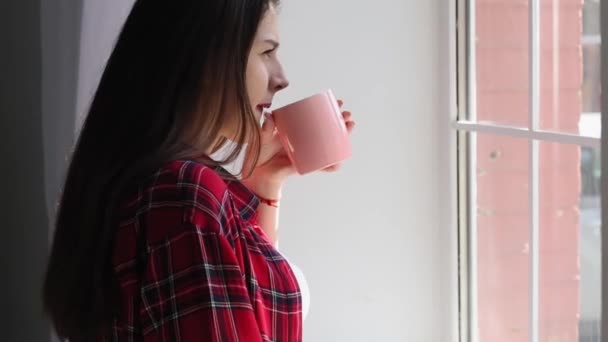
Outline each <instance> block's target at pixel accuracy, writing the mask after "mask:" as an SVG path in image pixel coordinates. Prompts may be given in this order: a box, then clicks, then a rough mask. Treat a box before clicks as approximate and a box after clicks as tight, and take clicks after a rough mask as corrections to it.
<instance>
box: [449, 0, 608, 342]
mask: <svg viewBox="0 0 608 342" xmlns="http://www.w3.org/2000/svg"><path fill="white" fill-rule="evenodd" d="M470 4H474V2H473V1H469V0H445V1H444V2H443V3H441V4H440V5H439V11H440V16H439V20H440V25H439V30H440V31H439V38H440V39H439V41H438V43H439V44H440V48H439V51H440V57H439V65H440V66H441V69H440V70H439V71H440V72H439V78H440V80H439V81H440V83H439V84H441V85H442V86H441V88H440V89H439V112H440V114H439V115H440V117H441V120H440V122H442V123H446V124H442V126H441V127H440V141H439V144H438V147H439V162H438V165H439V167H440V170H442V171H441V174H440V176H441V183H440V184H439V185H440V189H441V191H442V195H443V196H442V197H440V198H444V199H445V200H442V201H441V202H440V203H439V204H440V207H439V212H440V224H441V227H442V229H441V230H440V231H441V233H442V234H441V239H440V241H439V248H440V251H441V252H440V260H441V261H442V262H443V263H444V265H443V266H445V268H443V269H447V270H450V272H447V274H446V275H445V276H444V277H443V279H440V281H441V284H446V287H449V288H447V290H446V291H447V292H446V293H448V294H449V295H448V296H447V298H445V299H446V300H445V301H444V302H443V304H444V305H445V307H446V308H447V310H446V311H445V312H447V314H446V316H444V317H445V318H446V319H448V320H449V321H447V322H448V324H446V325H445V327H446V332H445V334H444V335H443V336H442V337H443V338H444V339H443V340H444V341H452V342H456V341H459V342H477V340H476V339H475V336H474V334H472V333H471V332H472V331H477V330H478V329H477V327H474V326H471V325H472V324H476V323H477V321H478V320H477V319H476V317H473V316H472V315H473V314H474V312H471V311H470V308H471V307H475V304H476V296H475V294H476V289H475V284H476V282H475V281H474V279H475V276H476V275H475V274H474V270H475V269H476V267H475V264H474V262H475V252H474V250H471V251H469V246H470V244H471V242H472V241H474V240H472V239H471V236H474V235H473V234H475V224H476V222H475V220H474V219H471V218H474V217H475V215H474V214H475V213H474V208H475V203H474V200H475V197H474V196H469V195H468V194H469V193H473V194H474V193H476V189H474V188H472V187H471V186H473V187H474V186H475V184H467V182H468V180H469V179H474V178H471V177H472V176H474V174H473V173H472V170H474V169H475V168H474V166H475V160H474V158H475V153H472V152H474V151H475V141H474V140H475V139H468V137H467V136H468V135H469V134H468V133H486V134H494V135H501V136H507V137H513V138H525V139H528V141H529V155H530V171H529V181H530V184H531V187H530V191H529V200H530V204H531V215H530V222H529V225H530V252H531V261H530V263H531V265H530V266H531V268H530V269H531V273H532V274H531V275H532V276H531V277H530V279H531V280H530V288H531V297H532V299H533V300H532V301H531V304H530V313H531V322H530V323H531V327H532V328H531V329H530V336H529V340H530V341H531V342H538V340H539V335H538V332H539V329H538V318H539V308H538V291H539V286H538V267H539V256H538V227H539V215H538V213H539V208H538V196H539V190H538V187H539V179H538V174H539V172H538V169H539V165H538V160H539V158H538V156H539V144H540V142H554V143H561V144H574V145H579V146H587V147H592V148H600V147H602V148H601V154H602V194H608V129H607V128H608V115H603V116H602V118H601V120H602V127H603V129H602V132H601V138H600V137H597V136H582V135H576V134H569V133H562V132H552V131H545V130H541V129H539V125H538V118H539V101H538V99H539V96H538V93H539V82H540V57H539V50H538V47H539V42H540V36H539V32H540V26H539V17H540V16H539V14H540V0H530V4H531V11H530V16H529V24H530V28H531V30H530V52H531V55H532V58H530V64H529V70H530V75H531V77H530V78H531V79H530V82H531V85H532V87H531V91H530V94H529V102H530V104H529V105H530V110H529V112H530V114H529V115H530V117H529V126H528V127H527V128H519V127H510V126H505V125H495V124H491V123H482V122H475V121H474V120H459V118H460V117H463V114H465V113H467V112H473V113H474V112H475V110H474V108H472V109H473V110H472V111H470V109H471V108H470V106H472V105H474V104H475V103H476V99H475V91H474V90H473V91H471V89H469V91H468V92H467V93H464V92H459V91H458V90H459V89H467V87H468V85H467V79H475V74H474V72H475V69H474V68H468V67H467V63H468V64H469V65H475V61H474V60H470V59H469V57H470V56H474V54H471V53H469V51H468V50H467V49H468V48H469V47H468V46H467V45H468V44H464V45H463V44H459V42H463V41H470V39H471V38H472V37H471V36H470V32H475V30H474V27H472V25H474V23H473V22H469V21H468V20H467V17H466V13H467V12H468V13H471V11H474V10H475V8H474V7H475V6H470ZM601 12H602V14H601V15H602V18H608V14H607V12H608V5H606V1H604V5H603V6H601ZM473 14H474V13H473ZM459 16H460V17H459ZM607 22H608V20H602V23H601V27H602V34H601V36H606V35H608V28H607V26H608V24H607ZM601 36H600V37H597V36H593V37H591V36H589V37H585V38H584V42H583V43H584V44H594V43H597V42H598V41H601ZM463 46H465V48H464V49H463V48H462V47H463ZM606 58H608V44H603V46H602V88H603V89H608V70H607V69H608V68H606V67H604V60H605V59H606ZM458 76H460V77H458ZM463 76H466V78H465V77H463ZM602 108H608V96H603V98H602ZM446 113H447V116H448V120H446ZM469 159H471V160H469ZM459 187H460V188H463V189H468V191H458V189H459ZM604 227H608V200H606V201H602V228H604ZM461 251H468V252H465V253H461ZM603 284H608V234H602V288H603V287H604V285H603ZM446 287H443V288H441V289H446ZM602 312H606V313H608V291H604V289H602ZM602 331H605V332H607V333H604V334H602V341H604V342H608V314H606V315H602Z"/></svg>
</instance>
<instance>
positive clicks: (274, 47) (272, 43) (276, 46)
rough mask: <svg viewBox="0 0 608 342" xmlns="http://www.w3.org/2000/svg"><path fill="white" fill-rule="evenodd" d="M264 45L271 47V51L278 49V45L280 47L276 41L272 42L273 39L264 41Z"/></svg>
mask: <svg viewBox="0 0 608 342" xmlns="http://www.w3.org/2000/svg"><path fill="white" fill-rule="evenodd" d="M264 43H268V44H270V45H272V48H273V49H276V48H278V47H279V45H280V44H279V42H277V41H276V40H274V39H266V40H264Z"/></svg>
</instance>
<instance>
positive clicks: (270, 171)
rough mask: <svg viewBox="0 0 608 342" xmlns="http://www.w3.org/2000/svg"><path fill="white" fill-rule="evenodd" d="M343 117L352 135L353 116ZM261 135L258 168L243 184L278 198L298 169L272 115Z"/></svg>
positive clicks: (264, 125)
mask: <svg viewBox="0 0 608 342" xmlns="http://www.w3.org/2000/svg"><path fill="white" fill-rule="evenodd" d="M338 104H339V105H340V108H342V105H343V102H342V101H341V100H338ZM342 117H343V118H344V121H345V123H346V128H347V130H348V133H349V134H350V133H351V132H352V130H353V128H354V127H355V122H354V121H353V120H352V114H351V112H349V111H343V112H342ZM260 133H261V138H262V139H261V146H260V156H259V159H258V163H257V166H256V167H255V168H254V171H253V174H252V175H251V176H250V177H249V178H247V179H245V180H244V181H243V182H244V183H245V185H247V186H248V187H249V188H250V189H251V190H252V191H254V192H256V193H257V194H258V195H260V196H263V197H267V198H277V197H278V196H279V195H280V190H281V188H282V186H283V184H284V183H285V181H286V180H287V178H288V177H289V176H292V175H294V174H296V169H295V167H294V166H293V165H292V164H291V160H290V159H289V157H288V156H287V152H286V151H285V149H283V146H282V145H281V142H280V139H279V137H278V134H277V132H276V127H275V124H274V121H273V119H272V116H271V115H267V116H266V118H265V120H264V124H263V125H262V128H261V131H260ZM339 168H340V164H336V165H332V166H330V167H327V168H325V169H323V170H322V171H325V172H335V171H337V170H338V169H339Z"/></svg>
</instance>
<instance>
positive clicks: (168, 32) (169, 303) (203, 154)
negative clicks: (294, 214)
mask: <svg viewBox="0 0 608 342" xmlns="http://www.w3.org/2000/svg"><path fill="white" fill-rule="evenodd" d="M277 2H278V0H205V1H201V0H191V1H179V2H156V1H151V0H147V1H145V0H140V1H136V2H135V5H134V7H133V9H132V12H131V14H130V15H129V17H128V19H127V21H126V23H125V25H124V27H123V30H122V32H121V34H120V36H119V39H118V41H117V43H116V46H115V48H114V51H113V53H112V55H111V57H110V59H109V61H108V65H107V67H106V70H105V72H104V74H103V77H102V79H101V82H100V84H99V87H98V89H97V93H96V94H95V97H94V100H93V102H92V104H91V108H90V111H89V113H88V116H87V119H86V122H85V124H84V127H83V129H82V131H81V134H80V137H79V140H78V143H77V145H76V149H75V151H74V153H73V156H72V160H71V164H70V167H69V170H68V174H67V178H66V182H65V186H64V189H63V193H62V197H61V202H60V206H59V212H58V218H57V222H56V233H55V237H54V242H53V247H52V251H51V255H50V260H49V265H48V270H47V274H46V279H45V284H44V291H43V292H44V293H43V295H44V306H45V311H46V312H47V313H48V315H49V316H50V318H51V320H52V322H53V325H54V327H55V329H56V331H57V332H58V334H59V336H61V337H62V338H65V339H69V341H71V342H78V341H94V340H97V341H132V340H138V341H139V340H143V341H184V342H187V341H246V342H250V341H252V342H255V341H290V342H291V341H301V339H302V301H301V293H300V288H299V285H298V281H297V278H296V277H295V275H294V272H293V270H292V268H291V267H290V264H289V263H288V262H287V261H286V259H285V258H284V257H283V256H282V255H281V254H280V253H279V252H278V251H277V250H276V239H277V237H276V231H277V218H278V200H279V198H280V193H281V188H282V186H283V184H284V182H285V181H286V179H287V177H289V176H290V175H293V174H294V173H295V172H294V169H293V167H292V166H291V164H290V163H289V160H288V159H287V158H286V155H285V152H284V151H283V150H282V148H281V145H280V144H279V142H278V139H277V138H276V136H275V134H274V125H273V122H272V119H271V117H268V118H267V119H266V120H265V122H264V124H263V126H262V127H261V128H260V124H259V122H260V121H261V117H262V115H263V112H264V111H265V108H267V107H269V106H270V104H271V102H272V98H273V96H274V95H275V94H276V93H277V92H278V91H280V90H282V89H284V88H285V87H287V86H288V81H287V79H286V77H285V75H284V73H283V70H282V67H281V64H280V62H279V60H278V57H277V48H278V45H279V34H278V26H277V13H276V7H277V6H278V3H277ZM343 115H344V118H345V120H346V122H347V127H348V128H349V130H352V128H353V126H354V122H352V120H350V113H348V112H344V113H343ZM227 147H230V150H229V153H224V156H225V157H224V158H220V159H219V160H216V159H217V158H214V157H213V156H216V155H217V154H218V151H222V150H225V149H226V148H227ZM242 152H243V153H244V155H245V156H246V158H245V162H244V164H243V170H242V172H241V174H240V175H239V176H240V177H238V178H240V179H243V181H242V182H241V181H239V180H238V179H237V177H236V176H233V175H231V174H229V173H228V172H227V171H225V169H223V168H222V165H225V164H228V163H231V162H234V161H235V160H236V158H237V157H238V156H239V155H241V153H242ZM336 169H337V166H334V167H332V168H330V169H329V170H328V171H334V170H336Z"/></svg>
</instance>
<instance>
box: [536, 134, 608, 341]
mask: <svg viewBox="0 0 608 342" xmlns="http://www.w3.org/2000/svg"><path fill="white" fill-rule="evenodd" d="M539 166H540V170H539V172H540V173H539V177H540V186H539V191H540V194H539V195H540V251H539V256H540V302H539V304H540V334H541V336H540V337H541V338H540V341H564V342H570V341H571V342H600V332H599V331H600V329H599V327H600V317H601V316H600V306H601V281H600V276H601V235H600V225H601V215H600V169H601V167H600V153H599V150H597V149H591V148H586V147H583V148H581V147H580V146H574V145H563V144H557V143H548V142H543V143H541V144H540V165H539Z"/></svg>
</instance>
